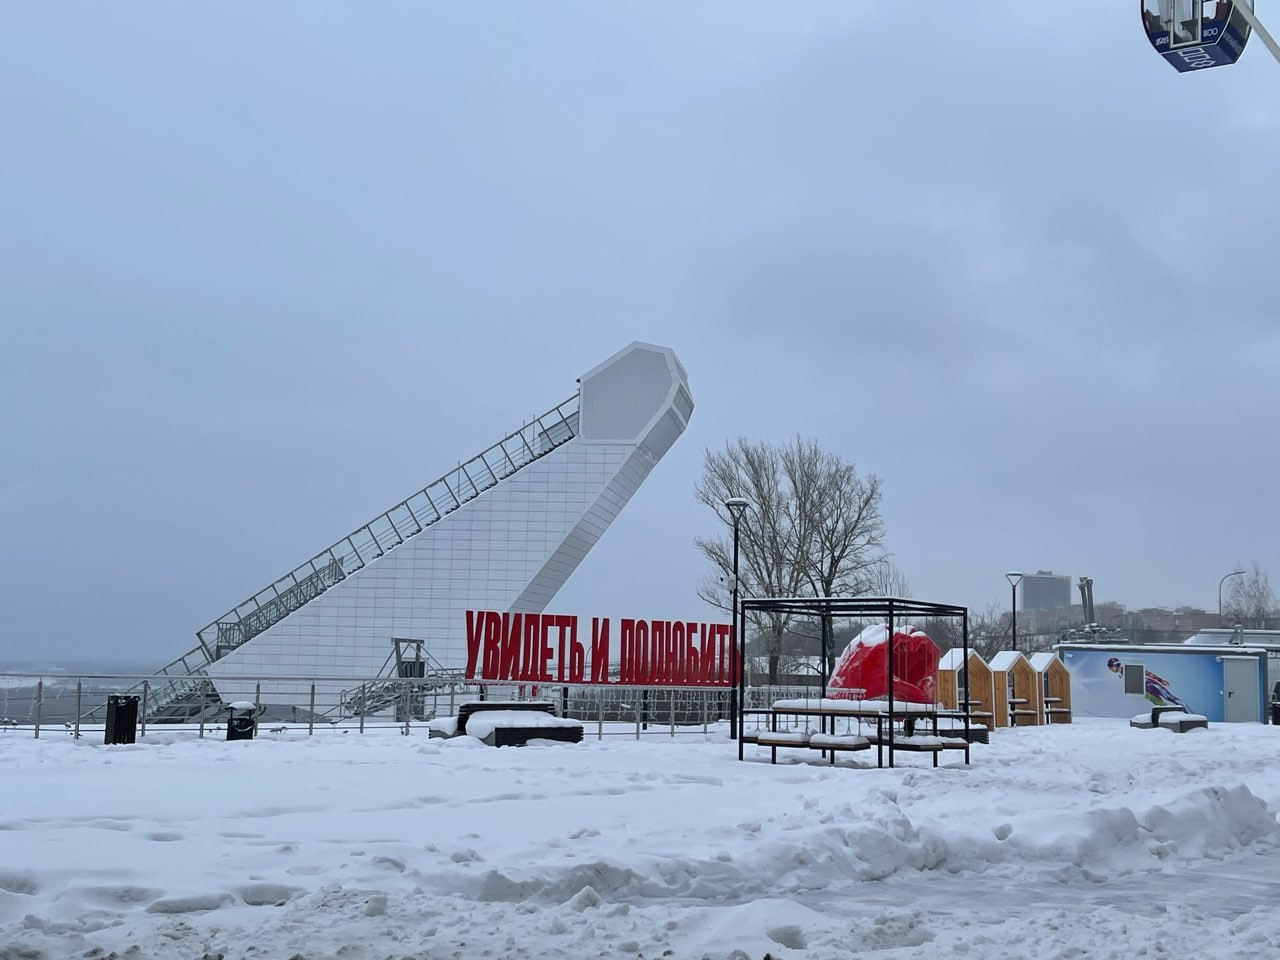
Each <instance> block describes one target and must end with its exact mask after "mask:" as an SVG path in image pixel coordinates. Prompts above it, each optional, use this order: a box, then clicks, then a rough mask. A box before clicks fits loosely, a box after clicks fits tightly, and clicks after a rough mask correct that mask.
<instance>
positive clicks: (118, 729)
mask: <svg viewBox="0 0 1280 960" xmlns="http://www.w3.org/2000/svg"><path fill="white" fill-rule="evenodd" d="M137 739H138V698H137V697H135V696H132V695H130V694H121V693H113V694H110V695H108V697H107V733H106V736H105V737H104V738H103V740H102V742H103V743H136V742H137Z"/></svg>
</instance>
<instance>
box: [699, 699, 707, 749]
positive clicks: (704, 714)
mask: <svg viewBox="0 0 1280 960" xmlns="http://www.w3.org/2000/svg"><path fill="white" fill-rule="evenodd" d="M698 699H699V700H701V701H702V735H703V736H704V737H705V736H706V735H707V691H705V690H700V691H698Z"/></svg>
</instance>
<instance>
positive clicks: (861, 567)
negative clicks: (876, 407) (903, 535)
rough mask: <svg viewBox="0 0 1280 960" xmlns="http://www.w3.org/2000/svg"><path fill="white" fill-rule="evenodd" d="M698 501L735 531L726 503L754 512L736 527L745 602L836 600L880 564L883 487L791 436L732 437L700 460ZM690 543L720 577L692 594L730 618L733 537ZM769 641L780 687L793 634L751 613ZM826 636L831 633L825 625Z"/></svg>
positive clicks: (783, 621) (777, 617)
mask: <svg viewBox="0 0 1280 960" xmlns="http://www.w3.org/2000/svg"><path fill="white" fill-rule="evenodd" d="M695 493H696V495H697V498H698V501H699V502H700V503H703V504H705V505H707V506H708V507H710V508H711V509H712V510H714V511H715V512H716V516H718V517H719V518H720V519H721V520H722V521H723V522H724V523H725V524H726V526H727V527H728V528H729V529H730V530H732V527H733V520H732V518H731V517H730V516H729V515H728V511H727V510H726V508H725V506H724V501H725V500H727V499H728V498H730V497H746V498H747V500H748V501H750V503H751V509H749V510H748V511H747V512H746V513H745V515H744V516H743V517H742V520H741V522H740V525H739V544H740V554H741V555H740V558H739V564H738V567H739V577H740V584H739V592H740V594H741V595H744V596H766V597H794V596H800V595H802V594H805V595H813V596H833V595H835V594H836V593H837V592H841V593H858V592H861V588H862V585H863V584H864V583H865V582H866V580H867V578H868V576H869V571H870V570H872V569H873V568H874V567H875V566H876V565H877V564H878V563H880V561H881V560H882V559H883V552H882V551H881V541H882V539H883V536H884V524H883V521H882V520H881V516H880V481H879V479H878V478H876V477H874V476H872V477H868V478H865V479H864V478H862V477H860V476H859V475H858V473H857V470H856V468H855V467H854V466H853V465H852V464H850V463H847V462H845V461H844V460H842V459H840V458H839V457H837V456H835V455H833V454H828V453H825V452H823V451H822V450H821V449H819V448H818V447H817V445H816V444H814V443H813V442H811V441H805V440H803V439H801V438H800V437H796V438H795V439H794V440H793V441H792V442H791V443H789V444H787V445H786V446H783V447H777V446H772V445H770V444H767V443H751V442H749V441H747V440H745V439H743V438H739V439H738V440H737V441H735V442H733V443H728V444H726V445H725V449H724V450H722V451H712V450H708V451H707V452H706V456H705V460H704V467H703V478H702V481H701V482H700V483H699V484H698V485H697V487H696V488H695ZM694 543H695V544H696V546H697V547H698V549H699V550H701V551H702V553H703V555H704V556H706V557H707V559H708V560H710V561H711V562H712V564H714V566H715V567H716V570H717V574H716V575H712V576H710V577H708V578H707V579H706V580H704V582H703V584H702V587H701V589H700V590H699V595H700V596H701V597H702V598H703V599H705V600H707V601H708V602H710V603H712V604H715V605H716V606H719V607H721V608H722V609H727V608H728V607H729V602H728V596H727V594H728V593H729V591H728V590H727V589H726V586H727V584H728V580H729V578H730V577H731V576H732V573H733V541H732V536H731V535H730V536H720V537H715V538H702V537H699V538H697V539H696V540H695V541H694ZM751 619H752V624H753V626H755V627H756V629H758V630H759V631H760V632H761V633H762V634H764V636H765V638H766V641H767V649H768V652H769V681H770V682H771V683H776V682H777V676H778V660H779V657H780V656H781V652H782V640H783V638H784V636H785V635H786V633H787V630H788V628H789V627H790V626H791V617H790V616H789V615H787V614H783V613H771V614H763V615H759V614H752V618H751ZM823 629H826V630H829V626H826V627H824V628H823Z"/></svg>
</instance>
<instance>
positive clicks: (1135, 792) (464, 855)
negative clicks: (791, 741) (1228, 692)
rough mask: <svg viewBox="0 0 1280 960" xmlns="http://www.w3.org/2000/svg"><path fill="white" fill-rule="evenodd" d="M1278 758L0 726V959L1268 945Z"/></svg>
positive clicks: (1148, 747)
mask: <svg viewBox="0 0 1280 960" xmlns="http://www.w3.org/2000/svg"><path fill="white" fill-rule="evenodd" d="M479 716H480V715H476V716H474V717H472V718H471V719H470V720H469V721H468V726H469V727H470V724H471V723H473V722H475V720H476V719H478V717H479ZM540 716H545V715H540ZM528 719H530V717H528V716H525V717H522V720H528ZM551 719H554V718H551ZM1278 748H1280V732H1278V731H1275V730H1273V729H1271V728H1269V727H1260V726H1257V725H1229V724H1215V725H1213V726H1212V727H1211V728H1210V729H1208V730H1199V731H1196V735H1194V736H1164V735H1161V736H1155V735H1152V734H1151V733H1150V732H1145V731H1140V730H1133V729H1130V728H1129V727H1128V726H1127V724H1126V722H1125V721H1088V722H1084V723H1075V724H1071V725H1060V726H1054V727H1048V728H1046V727H1028V728H1018V729H1013V730H1001V731H996V732H995V733H994V734H993V735H992V743H991V744H990V745H982V744H976V745H974V747H973V751H972V756H973V764H972V765H971V766H968V767H966V766H964V765H963V764H962V763H960V762H959V755H955V756H944V758H943V764H942V766H940V767H939V768H938V769H932V768H931V767H930V765H929V764H930V762H931V761H930V760H929V758H928V757H927V756H924V755H906V756H902V757H900V759H899V763H900V765H899V766H898V767H897V768H896V769H893V770H890V769H877V768H876V767H875V765H874V764H875V751H874V750H872V751H870V752H869V753H868V752H865V751H864V752H860V753H853V754H847V755H842V756H841V757H840V759H839V762H838V763H837V764H836V765H835V766H832V765H830V764H828V763H826V762H825V761H823V760H821V758H820V756H819V755H818V754H817V751H812V750H808V751H805V750H800V749H786V748H782V749H780V750H779V753H780V757H779V763H778V765H776V766H773V765H770V764H769V763H768V762H767V758H768V755H769V751H768V750H767V749H766V748H757V747H748V748H747V750H748V758H749V759H750V760H751V761H752V762H749V763H738V762H737V759H736V757H737V747H736V744H733V743H730V742H729V741H728V740H727V739H726V737H725V731H724V730H723V729H720V730H718V731H716V732H715V733H713V735H712V736H710V737H708V738H703V737H702V736H701V735H688V736H685V737H683V738H677V739H674V740H672V739H670V738H668V737H665V736H661V735H657V736H654V737H653V738H652V739H645V740H642V741H639V742H637V741H635V740H634V739H630V738H627V737H617V738H614V739H609V740H606V741H605V742H603V743H602V742H598V741H597V740H595V739H593V738H591V737H588V739H586V740H585V741H584V742H583V743H581V744H579V745H576V746H574V747H572V748H568V747H566V746H564V745H545V746H543V745H535V746H530V747H523V748H502V749H495V748H492V747H486V746H484V745H483V744H481V743H480V742H479V741H478V740H476V739H475V738H474V737H471V736H468V737H458V738H455V739H450V740H441V739H430V740H428V739H425V734H424V733H422V732H419V733H418V734H417V735H411V736H408V737H404V736H399V735H398V734H396V733H395V732H392V731H387V732H383V733H368V734H366V735H364V736H361V735H359V734H356V733H354V732H352V733H351V734H350V735H347V734H344V733H342V732H341V731H340V730H326V731H324V732H323V734H322V735H321V734H318V735H317V736H315V737H311V738H307V737H306V736H305V735H302V734H300V733H293V734H289V735H284V736H280V737H260V738H259V739H257V740H254V741H232V742H226V741H224V740H221V739H213V738H210V739H205V740H198V739H193V737H192V736H191V735H187V734H178V733H172V732H162V733H154V732H151V731H149V732H148V736H147V737H146V738H145V739H144V740H141V741H139V742H138V743H137V744H132V745H123V746H113V747H103V746H102V745H100V744H94V743H90V742H88V741H85V740H82V741H79V742H76V741H72V740H70V739H52V740H51V739H42V740H39V741H34V740H30V739H25V738H20V737H17V736H14V735H12V734H7V735H3V736H0V763H3V769H4V770H5V772H6V774H5V781H6V785H7V786H9V790H8V791H7V792H6V802H5V804H4V807H3V809H2V811H0V957H8V956H24V957H25V956H32V957H43V958H61V957H71V956H88V957H106V956H108V955H109V954H111V953H112V952H113V951H114V952H115V953H116V954H117V955H119V956H136V957H138V958H139V960H143V958H167V957H174V958H179V957H181V958H200V957H202V956H206V955H207V956H209V957H216V956H219V955H223V956H225V957H227V958H231V957H236V958H239V957H244V956H251V955H258V956H263V957H281V958H290V957H295V956H296V957H299V958H302V960H337V958H343V960H351V958H357V960H361V958H367V960H374V958H377V960H383V958H386V957H395V958H400V957H422V956H430V957H477V956H485V955H489V956H493V957H498V956H501V957H587V956H591V957H594V956H610V957H614V956H616V957H641V956H643V957H645V958H657V957H662V956H664V955H665V956H675V957H694V958H703V957H710V958H714V960H727V958H729V957H747V958H752V960H759V958H762V957H763V956H764V955H765V953H766V952H768V953H770V954H772V956H774V957H777V958H801V957H822V958H827V957H832V958H834V957H848V956H851V955H852V956H858V955H864V954H870V955H874V956H876V957H877V958H886V960H897V958H906V957H914V956H920V955H922V954H921V952H920V950H919V948H920V947H924V948H925V950H926V951H927V953H928V955H929V956H939V957H944V958H961V957H964V958H971V957H973V956H975V955H976V953H991V952H993V951H1000V952H1005V953H1009V952H1010V951H1013V952H1014V953H1015V954H1016V955H1019V956H1059V957H1068V956H1076V957H1082V956H1089V957H1115V958H1127V957H1130V956H1160V955H1165V954H1168V955H1173V954H1178V955H1183V954H1187V955H1191V954H1195V955H1198V956H1200V957H1202V958H1209V960H1218V958H1225V957H1236V956H1243V955H1249V956H1263V955H1267V954H1268V953H1274V952H1275V951H1276V950H1280V916H1277V915H1276V912H1275V910H1274V906H1273V905H1274V903H1275V902H1276V900H1277V897H1278V896H1280V891H1278V890H1277V887H1278V886H1280V883H1278V879H1280V878H1277V875H1276V871H1275V868H1274V858H1275V856H1276V854H1277V852H1280V826H1278V825H1277V821H1276V816H1275V809H1274V804H1275V803H1276V802H1277V801H1278V800H1280V769H1277V764H1276V763H1275V756H1276V753H1277V750H1278ZM1011 891H1016V896H1011V895H1010V893H1011ZM130 951H132V953H130ZM736 951H737V952H736Z"/></svg>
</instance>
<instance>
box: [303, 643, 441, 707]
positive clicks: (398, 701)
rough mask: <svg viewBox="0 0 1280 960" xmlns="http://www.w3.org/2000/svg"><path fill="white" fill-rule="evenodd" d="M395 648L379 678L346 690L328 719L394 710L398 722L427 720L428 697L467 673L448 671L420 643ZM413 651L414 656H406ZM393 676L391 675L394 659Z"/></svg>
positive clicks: (405, 644)
mask: <svg viewBox="0 0 1280 960" xmlns="http://www.w3.org/2000/svg"><path fill="white" fill-rule="evenodd" d="M393 643H394V644H395V649H394V650H393V651H392V653H391V654H390V655H389V656H388V657H387V659H386V661H385V662H384V663H383V664H382V668H381V669H380V670H379V671H378V679H376V680H370V681H368V682H367V683H362V684H360V686H358V687H355V688H354V689H352V690H343V691H342V695H341V697H340V698H339V702H338V706H337V707H335V708H334V709H333V710H331V711H329V712H328V713H327V714H326V716H336V718H337V719H340V720H341V719H346V718H348V717H372V716H376V715H377V714H379V713H384V712H385V711H387V710H390V709H392V708H395V711H396V720H397V721H403V720H407V719H414V720H427V719H430V718H429V717H428V716H427V715H426V714H427V711H426V695H427V694H428V693H431V692H433V691H436V690H440V689H443V688H448V687H451V686H453V685H455V684H458V683H461V682H462V681H463V679H464V678H465V675H466V671H465V670H459V669H456V668H454V669H450V668H446V667H445V666H444V664H442V663H441V662H440V661H439V660H437V659H436V658H435V657H433V656H431V654H429V653H427V652H426V650H424V649H423V642H422V641H421V640H403V639H396V640H394V641H393ZM406 651H410V652H411V655H408V656H407V655H406ZM393 659H394V661H395V669H394V672H393V673H389V668H390V667H391V665H392V660H393Z"/></svg>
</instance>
